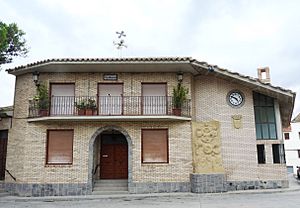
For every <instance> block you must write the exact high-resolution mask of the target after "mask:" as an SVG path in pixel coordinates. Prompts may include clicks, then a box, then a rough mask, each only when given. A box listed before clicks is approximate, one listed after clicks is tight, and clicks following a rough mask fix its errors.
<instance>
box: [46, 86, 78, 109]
mask: <svg viewBox="0 0 300 208" xmlns="http://www.w3.org/2000/svg"><path fill="white" fill-rule="evenodd" d="M74 102H75V85H74V84H51V109H50V113H51V115H73V114H74V107H75V106H74V105H75V104H74Z"/></svg>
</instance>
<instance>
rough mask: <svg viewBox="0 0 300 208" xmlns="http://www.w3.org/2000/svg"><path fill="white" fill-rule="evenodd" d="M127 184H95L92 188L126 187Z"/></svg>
mask: <svg viewBox="0 0 300 208" xmlns="http://www.w3.org/2000/svg"><path fill="white" fill-rule="evenodd" d="M127 186H128V184H127V183H95V184H94V187H127Z"/></svg>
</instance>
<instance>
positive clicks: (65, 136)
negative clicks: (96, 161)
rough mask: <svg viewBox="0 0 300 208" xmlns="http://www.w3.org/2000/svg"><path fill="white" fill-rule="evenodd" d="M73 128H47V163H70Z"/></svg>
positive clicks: (71, 158)
mask: <svg viewBox="0 0 300 208" xmlns="http://www.w3.org/2000/svg"><path fill="white" fill-rule="evenodd" d="M72 162H73V130H49V131H48V144H47V164H72Z"/></svg>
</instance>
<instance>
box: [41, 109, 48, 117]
mask: <svg viewBox="0 0 300 208" xmlns="http://www.w3.org/2000/svg"><path fill="white" fill-rule="evenodd" d="M39 116H41V117H44V116H48V110H45V109H40V110H39Z"/></svg>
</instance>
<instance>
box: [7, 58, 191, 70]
mask: <svg viewBox="0 0 300 208" xmlns="http://www.w3.org/2000/svg"><path fill="white" fill-rule="evenodd" d="M192 60H194V59H193V58H191V57H134V58H53V59H45V60H42V61H37V62H33V63H29V64H27V65H21V66H18V67H15V68H12V69H7V70H6V71H7V72H13V71H18V70H21V69H25V68H28V67H34V66H39V65H42V64H46V63H66V62H68V63H70V62H74V63H76V62H81V63H82V62H83V63H84V62H86V63H142V62H145V63H148V62H174V63H176V62H190V61H192Z"/></svg>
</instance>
